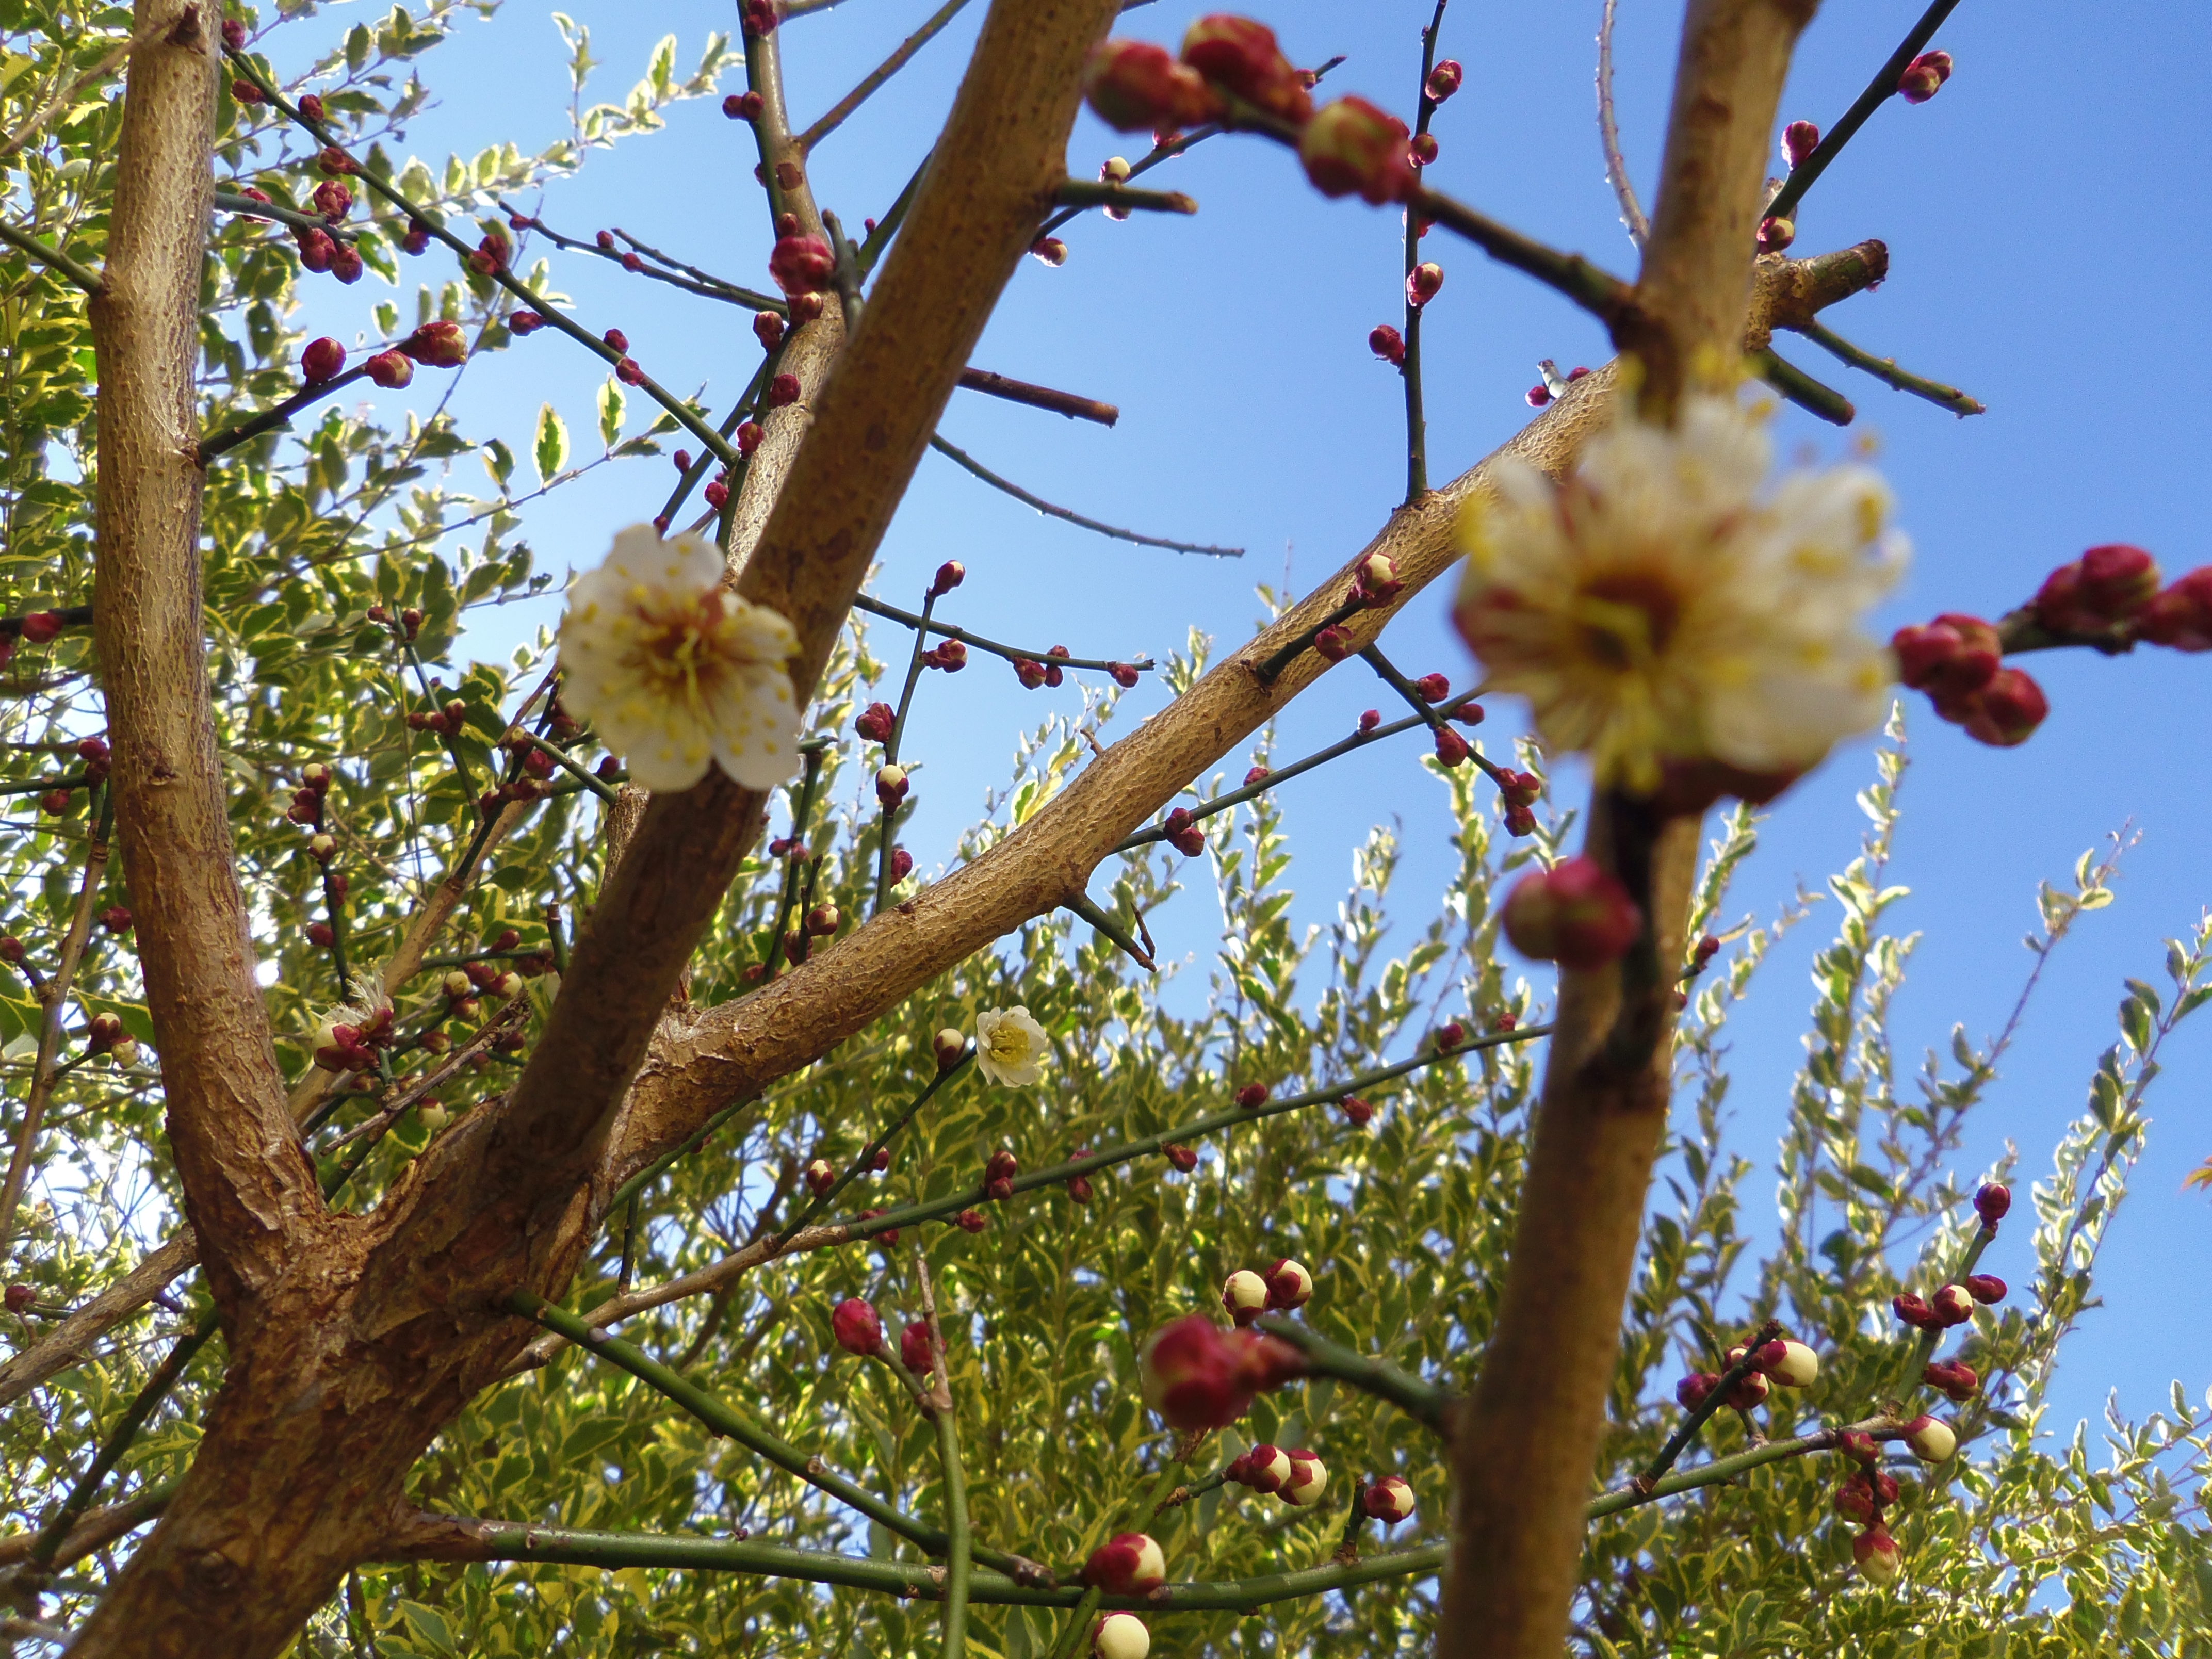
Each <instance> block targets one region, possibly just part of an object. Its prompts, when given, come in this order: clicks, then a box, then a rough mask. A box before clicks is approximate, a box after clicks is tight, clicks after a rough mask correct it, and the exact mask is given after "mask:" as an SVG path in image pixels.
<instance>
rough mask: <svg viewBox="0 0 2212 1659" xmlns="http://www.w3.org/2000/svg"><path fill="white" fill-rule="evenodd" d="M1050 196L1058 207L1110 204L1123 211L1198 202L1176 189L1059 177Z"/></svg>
mask: <svg viewBox="0 0 2212 1659" xmlns="http://www.w3.org/2000/svg"><path fill="white" fill-rule="evenodd" d="M1053 199H1054V201H1056V202H1058V203H1059V204H1060V206H1062V207H1072V208H1112V209H1115V210H1117V211H1119V212H1121V213H1125V214H1127V213H1185V214H1188V213H1195V212H1197V211H1198V204H1197V203H1196V202H1194V201H1193V200H1192V199H1191V198H1190V197H1188V196H1186V195H1184V194H1183V193H1182V191H1179V190H1132V189H1130V188H1129V186H1128V185H1126V184H1115V183H1112V182H1110V181H1109V180H1107V179H1061V180H1060V186H1059V188H1058V189H1057V190H1056V191H1054V196H1053Z"/></svg>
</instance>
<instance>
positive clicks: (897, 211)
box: [857, 149, 937, 282]
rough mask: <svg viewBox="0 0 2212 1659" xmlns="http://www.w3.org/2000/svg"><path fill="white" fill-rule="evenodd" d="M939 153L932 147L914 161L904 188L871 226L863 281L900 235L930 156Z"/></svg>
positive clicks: (862, 260)
mask: <svg viewBox="0 0 2212 1659" xmlns="http://www.w3.org/2000/svg"><path fill="white" fill-rule="evenodd" d="M936 154H937V152H936V151H935V150H934V149H932V150H929V151H927V152H926V153H925V154H924V155H923V156H922V158H921V161H917V162H916V163H915V169H914V171H913V172H912V173H909V174H908V177H907V181H906V184H905V185H904V187H903V188H902V189H901V190H900V191H899V193H898V195H897V196H896V197H894V198H893V199H892V202H891V204H890V207H888V208H886V209H885V210H884V216H883V217H882V218H880V219H878V220H877V221H876V222H875V224H874V225H873V226H872V227H871V228H870V229H869V231H868V234H867V237H866V240H863V241H862V242H861V244H860V257H859V259H858V262H857V263H858V264H859V265H860V277H861V280H862V281H864V282H865V281H866V279H867V275H868V273H869V272H870V271H872V270H874V269H875V268H876V261H877V260H878V259H880V258H883V254H884V249H885V248H886V247H889V246H890V240H891V238H892V237H894V236H896V235H897V234H898V233H899V227H900V226H901V225H902V224H904V223H905V222H906V210H908V208H910V207H912V206H913V205H914V197H915V191H918V190H920V189H921V179H922V175H923V174H924V173H927V172H928V171H929V163H930V161H931V158H932V157H933V156H934V155H936Z"/></svg>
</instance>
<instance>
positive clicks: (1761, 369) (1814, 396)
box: [1743, 346, 1858, 426]
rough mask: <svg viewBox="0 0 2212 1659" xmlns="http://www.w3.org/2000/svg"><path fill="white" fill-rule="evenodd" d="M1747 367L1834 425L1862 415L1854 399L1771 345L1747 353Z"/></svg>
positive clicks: (1745, 358) (1809, 411)
mask: <svg viewBox="0 0 2212 1659" xmlns="http://www.w3.org/2000/svg"><path fill="white" fill-rule="evenodd" d="M1743 361H1744V363H1745V366H1746V367H1747V368H1749V369H1750V370H1751V372H1752V373H1753V374H1756V375H1758V376H1759V379H1760V380H1764V381H1765V382H1766V383H1767V385H1769V386H1772V387H1773V388H1774V389H1775V390H1776V391H1777V392H1780V393H1781V394H1782V395H1783V396H1784V397H1785V398H1788V399H1789V400H1790V402H1791V403H1793V404H1796V405H1797V407H1798V408H1800V409H1802V410H1804V411H1805V412H1806V413H1807V414H1808V415H1817V416H1820V419H1822V420H1824V421H1826V422H1828V423H1829V424H1830V425H1832V426H1849V425H1850V423H1851V422H1853V421H1855V420H1857V418H1858V410H1857V409H1855V408H1853V407H1852V406H1851V400H1850V398H1846V397H1845V396H1844V394H1843V393H1842V392H1838V391H1837V390H1836V389H1835V387H1833V386H1829V385H1827V384H1826V382H1824V381H1820V380H1814V378H1813V377H1812V376H1811V375H1809V374H1807V373H1806V372H1805V371H1804V370H1803V369H1802V368H1798V367H1797V365H1796V364H1795V363H1793V362H1790V360H1789V359H1788V358H1787V357H1784V356H1781V355H1780V354H1778V352H1777V351H1776V350H1775V349H1774V348H1773V347H1771V346H1767V347H1765V348H1764V349H1760V350H1758V351H1747V352H1745V353H1744V354H1743Z"/></svg>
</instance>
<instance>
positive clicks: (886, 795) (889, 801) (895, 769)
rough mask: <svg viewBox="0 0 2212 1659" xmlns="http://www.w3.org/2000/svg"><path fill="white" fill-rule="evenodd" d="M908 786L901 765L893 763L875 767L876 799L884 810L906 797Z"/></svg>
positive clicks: (904, 771)
mask: <svg viewBox="0 0 2212 1659" xmlns="http://www.w3.org/2000/svg"><path fill="white" fill-rule="evenodd" d="M908 787H909V786H908V783H907V779H906V768H904V767H903V766H900V765H897V764H896V763H893V764H891V765H889V766H880V767H878V768H877V769H876V799H878V801H880V802H882V803H883V805H884V809H885V810H886V811H888V810H890V808H892V807H895V806H896V805H898V804H899V803H900V802H901V801H902V800H904V799H906V793H907V790H908Z"/></svg>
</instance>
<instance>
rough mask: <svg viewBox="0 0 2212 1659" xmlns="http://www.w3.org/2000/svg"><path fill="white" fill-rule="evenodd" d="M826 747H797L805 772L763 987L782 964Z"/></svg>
mask: <svg viewBox="0 0 2212 1659" xmlns="http://www.w3.org/2000/svg"><path fill="white" fill-rule="evenodd" d="M828 746H829V745H828V744H826V743H824V742H823V740H822V739H820V738H810V739H808V740H807V742H805V743H803V744H799V752H800V753H801V754H802V755H804V756H805V757H806V770H805V775H803V776H802V777H801V778H800V780H799V800H798V804H797V805H794V806H793V808H792V812H791V836H790V838H789V839H790V842H791V856H790V860H789V862H788V863H787V865H786V866H784V872H783V898H782V901H781V903H780V904H779V905H778V907H777V909H776V916H775V937H774V938H773V939H770V940H769V947H768V951H767V952H766V954H765V955H763V957H761V962H762V963H763V967H762V970H761V981H762V982H763V984H765V983H766V982H767V981H769V980H772V979H774V978H775V975H776V970H777V969H779V968H781V966H782V964H783V954H784V953H783V935H784V933H785V931H786V930H787V928H789V927H790V926H791V918H792V915H793V906H794V905H796V904H797V903H798V902H799V866H800V865H801V864H804V863H807V862H809V861H810V860H808V859H807V856H806V826H807V823H808V822H809V820H811V818H812V817H813V816H814V792H815V790H816V788H817V787H819V785H820V784H821V781H822V757H823V752H824V751H825V750H827V748H828ZM801 914H804V913H803V912H802V913H801Z"/></svg>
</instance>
